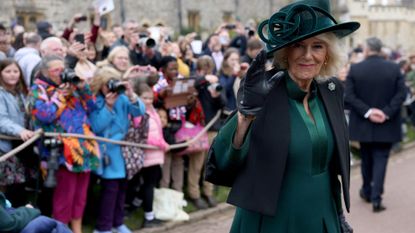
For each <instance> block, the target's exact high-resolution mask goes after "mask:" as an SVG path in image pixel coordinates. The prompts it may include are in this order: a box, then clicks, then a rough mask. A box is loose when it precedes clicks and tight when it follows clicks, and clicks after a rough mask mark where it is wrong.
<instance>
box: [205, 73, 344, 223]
mask: <svg viewBox="0 0 415 233" xmlns="http://www.w3.org/2000/svg"><path fill="white" fill-rule="evenodd" d="M329 84H330V85H333V84H334V85H335V89H333V88H329ZM318 89H319V91H320V93H321V98H322V102H323V104H324V107H325V110H326V112H327V115H328V118H329V122H330V125H331V127H332V130H333V134H334V139H335V140H334V141H335V151H334V155H333V160H332V163H331V164H330V170H331V171H332V172H333V173H335V174H339V175H340V176H341V179H342V182H341V183H342V190H343V197H344V201H345V206H346V209H347V210H349V208H350V198H349V183H350V154H349V144H348V143H349V141H348V133H347V128H346V121H345V118H344V111H343V88H342V85H341V84H340V82H338V81H337V80H335V79H331V80H329V81H326V82H323V83H319V84H318ZM330 89H331V90H330ZM290 134H291V130H290V117H289V102H288V94H287V90H286V85H285V81H281V82H280V83H278V85H277V86H276V87H275V88H273V90H271V92H270V94H269V96H268V97H267V100H266V102H265V106H264V108H263V111H261V112H260V113H259V114H258V116H257V118H256V120H255V121H254V122H253V124H252V131H251V141H250V145H249V152H248V155H247V158H246V161H245V163H244V166H243V167H242V168H241V169H239V170H238V171H236V172H235V171H234V170H232V169H230V170H229V172H227V171H220V170H219V169H217V166H216V164H215V162H216V161H215V155H214V153H215V152H214V151H212V148H213V147H212V148H211V150H210V151H209V158H208V163H207V166H206V180H208V181H210V182H212V183H215V184H221V185H228V186H232V190H231V192H230V194H229V197H228V202H229V203H231V204H233V205H236V206H239V207H241V208H244V209H247V210H251V211H255V212H258V213H262V214H265V215H274V214H275V211H276V206H277V202H278V198H279V193H280V189H281V185H282V180H283V176H284V169H285V164H286V159H287V156H288V148H289V143H290ZM276 142H278V143H276ZM299 146H301V145H299ZM218 156H220V155H218Z"/></svg>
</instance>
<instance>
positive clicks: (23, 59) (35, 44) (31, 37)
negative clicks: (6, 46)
mask: <svg viewBox="0 0 415 233" xmlns="http://www.w3.org/2000/svg"><path fill="white" fill-rule="evenodd" d="M41 41H42V37H40V36H39V35H38V34H36V33H34V32H29V33H26V34H24V37H23V43H24V45H25V47H23V48H21V49H19V50H17V52H16V53H15V54H14V59H15V60H16V61H17V63H19V66H20V68H22V71H23V77H24V79H25V82H26V85H27V86H30V76H31V74H32V72H33V69H34V68H35V67H36V66H37V65H38V64H39V62H40V60H41V58H40V54H39V49H40V43H41Z"/></svg>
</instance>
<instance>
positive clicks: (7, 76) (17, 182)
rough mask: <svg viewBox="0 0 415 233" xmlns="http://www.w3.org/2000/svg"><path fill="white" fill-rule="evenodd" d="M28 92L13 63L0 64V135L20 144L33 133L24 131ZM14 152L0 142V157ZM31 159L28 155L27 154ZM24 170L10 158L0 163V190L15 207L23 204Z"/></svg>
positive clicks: (3, 141) (9, 143) (18, 162)
mask: <svg viewBox="0 0 415 233" xmlns="http://www.w3.org/2000/svg"><path fill="white" fill-rule="evenodd" d="M27 94H28V89H27V87H26V83H25V81H24V78H23V74H22V71H21V69H20V67H19V65H18V64H17V62H16V61H14V60H11V59H5V60H3V61H1V62H0V134H6V135H10V136H18V137H20V139H22V140H23V141H26V140H28V139H29V138H31V137H32V136H33V135H34V133H33V132H32V131H31V130H28V129H27V120H28V119H27V118H28V115H27V113H28V112H27V106H28V101H27ZM11 149H13V145H12V142H11V141H9V140H0V155H2V154H5V153H7V152H9V151H10V150H11ZM27 156H31V154H27ZM25 180H26V177H25V167H24V165H23V163H21V161H20V159H19V158H18V157H16V156H13V157H11V158H9V159H7V160H6V161H4V162H1V163H0V188H1V189H3V190H4V192H5V195H6V196H7V198H8V199H10V200H11V201H12V202H13V203H15V204H16V205H24V204H25V203H26V195H25V190H24V182H25Z"/></svg>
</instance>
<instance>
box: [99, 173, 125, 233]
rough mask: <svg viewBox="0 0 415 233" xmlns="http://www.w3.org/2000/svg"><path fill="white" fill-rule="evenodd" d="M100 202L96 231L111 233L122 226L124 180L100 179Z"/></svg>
mask: <svg viewBox="0 0 415 233" xmlns="http://www.w3.org/2000/svg"><path fill="white" fill-rule="evenodd" d="M101 187H102V189H101V201H100V208H99V214H98V219H97V223H96V229H97V230H98V231H111V228H112V227H119V226H121V225H122V224H123V218H124V202H125V193H126V190H127V180H126V179H111V180H108V179H101Z"/></svg>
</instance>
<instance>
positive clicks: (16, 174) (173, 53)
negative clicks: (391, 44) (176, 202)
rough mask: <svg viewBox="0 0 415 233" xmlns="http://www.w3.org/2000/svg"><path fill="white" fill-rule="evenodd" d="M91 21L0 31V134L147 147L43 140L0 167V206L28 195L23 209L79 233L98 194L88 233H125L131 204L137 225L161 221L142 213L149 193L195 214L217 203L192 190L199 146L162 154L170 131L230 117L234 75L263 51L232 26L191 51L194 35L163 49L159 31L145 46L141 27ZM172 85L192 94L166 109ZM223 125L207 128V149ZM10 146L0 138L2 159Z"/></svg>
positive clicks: (249, 34) (198, 174) (203, 188)
mask: <svg viewBox="0 0 415 233" xmlns="http://www.w3.org/2000/svg"><path fill="white" fill-rule="evenodd" d="M95 16H96V17H94V19H93V20H92V21H91V27H90V29H88V30H87V31H86V32H85V31H82V29H80V28H78V23H79V22H81V21H83V20H84V17H83V16H82V15H81V14H76V15H74V16H73V18H72V19H71V20H70V21H69V23H68V25H67V27H66V28H65V29H64V30H63V31H62V33H57V32H54V30H53V26H52V25H51V24H50V23H49V22H47V21H42V22H38V23H37V31H35V32H26V31H24V28H23V27H22V26H20V25H16V26H15V27H14V28H7V27H4V26H3V25H0V41H1V43H0V95H1V103H0V108H1V109H2V110H3V111H2V112H1V116H0V132H1V133H2V134H4V135H8V136H15V137H19V138H20V139H21V140H22V141H26V140H28V139H30V138H32V137H33V136H34V135H35V131H36V130H38V129H42V130H43V131H45V132H57V133H74V134H81V135H84V136H90V137H93V136H100V137H105V138H108V139H113V140H121V141H123V140H124V141H130V142H136V143H144V144H148V145H152V146H155V147H156V148H157V149H144V148H138V147H132V146H120V145H117V144H112V143H107V142H102V141H97V140H95V139H94V138H78V137H59V138H55V139H53V138H47V137H42V138H41V139H39V140H37V142H36V143H35V144H34V145H33V146H31V147H28V148H26V149H25V150H24V151H22V152H19V153H18V154H17V155H16V156H12V157H11V158H9V159H7V160H6V161H4V162H1V163H0V174H1V175H0V187H1V191H2V192H3V193H4V196H5V200H6V199H7V200H8V201H10V203H12V207H11V206H9V205H7V206H6V205H4V206H3V209H4V210H6V209H14V207H19V206H25V205H26V204H27V203H28V202H29V199H30V198H32V196H33V194H32V193H30V192H28V190H32V191H34V193H36V195H35V196H36V199H37V201H36V202H35V203H33V200H30V201H31V202H32V204H33V205H34V206H36V207H38V208H39V209H40V210H41V212H42V214H44V215H46V216H51V217H53V219H55V220H57V221H56V222H57V223H63V224H66V225H68V226H70V228H71V230H72V231H73V232H82V219H83V217H84V211H85V206H86V205H87V204H88V202H89V201H90V199H89V198H91V196H92V195H93V189H94V186H99V190H100V193H99V201H98V202H95V203H97V204H98V207H99V208H98V211H97V213H95V215H96V216H95V219H96V220H95V226H94V229H95V232H111V231H113V230H115V231H117V232H120V233H126V232H130V229H129V228H128V227H127V226H126V225H125V224H124V217H125V215H126V212H131V211H133V210H134V209H136V208H139V207H142V208H143V210H144V220H143V225H142V227H154V226H158V225H160V224H162V221H161V220H159V219H156V218H155V214H154V212H153V199H154V188H156V187H160V188H171V189H174V190H177V191H180V192H184V193H186V197H187V199H188V201H190V202H191V203H192V204H193V205H194V206H195V207H196V208H197V209H206V208H209V207H214V206H216V205H217V200H216V199H215V195H214V187H213V185H212V184H211V183H209V182H203V181H202V182H200V181H201V180H202V175H203V167H204V164H205V160H206V154H207V148H203V149H197V148H196V149H192V150H191V151H190V150H189V151H187V149H188V148H187V147H186V146H183V147H181V148H180V147H179V148H175V149H170V145H173V144H178V143H184V142H183V141H178V139H177V136H176V133H177V132H178V131H179V130H180V129H181V128H183V127H187V126H188V125H190V126H192V125H193V126H202V127H203V126H205V125H206V124H207V123H208V122H210V121H211V120H212V119H213V118H214V117H215V116H216V114H217V112H218V111H222V110H224V112H231V111H233V110H235V109H236V92H237V89H238V86H239V82H240V78H242V76H243V75H244V73H245V72H246V69H247V68H248V66H249V63H250V61H252V60H253V59H254V57H255V56H256V54H257V53H258V52H259V51H260V50H261V49H262V48H263V43H262V42H261V41H260V40H259V39H258V38H257V37H256V36H255V35H254V34H255V33H253V32H254V31H253V30H252V29H251V28H246V27H244V26H243V25H242V24H240V23H238V24H235V25H233V24H232V25H231V24H223V25H221V26H220V27H218V29H217V30H216V31H215V32H214V33H212V34H211V35H210V36H209V38H208V39H207V40H206V41H205V42H204V43H203V46H202V47H199V48H196V47H195V44H194V43H193V41H195V40H197V39H198V38H197V34H196V33H191V34H188V35H185V36H179V37H178V38H177V39H176V40H173V39H172V37H173V35H171V34H169V33H168V30H166V29H165V27H163V26H160V25H158V26H157V28H158V32H159V35H158V38H154V37H155V36H154V34H153V35H152V34H151V33H152V31H153V30H152V29H151V28H148V27H147V26H146V25H139V24H138V23H137V22H136V21H135V20H127V21H126V22H124V23H123V24H122V25H113V26H112V27H111V29H109V30H104V29H103V28H100V20H99V19H100V17H99V15H98V13H97V14H96V15H95ZM195 50H198V51H199V52H198V53H195V52H194V51H195ZM180 79H188V80H193V82H192V83H194V89H191V90H192V91H188V92H185V96H184V97H182V98H181V100H179V102H180V103H178V104H171V101H170V99H169V98H171V95H172V92H174V88H175V83H176V81H177V80H180ZM224 117H226V116H223V117H222V118H224ZM222 121H223V120H222V119H220V120H217V121H216V122H214V124H213V126H212V127H211V128H210V129H209V130H208V132H207V138H208V140H209V143H211V142H212V140H213V138H214V137H215V135H216V132H217V130H218V129H219V128H220V127H221V125H222V123H221V122H222ZM20 143H21V142H19V141H13V140H11V141H10V140H1V141H0V151H1V155H4V154H6V153H7V152H9V151H11V150H12V149H13V148H15V147H16V146H17V145H19V144H20ZM8 203H9V202H8ZM24 208H28V207H24ZM25 211H26V210H25ZM29 212H30V211H29ZM32 212H33V211H32ZM38 215H39V212H38V211H34V213H33V214H30V215H29V216H27V218H24V219H20V220H21V221H22V222H21V223H20V224H11V225H7V223H4V224H5V225H4V230H5V231H7V232H15V231H20V230H21V229H22V228H23V227H24V226H25V225H27V224H28V223H29V222H30V221H32V220H33V219H36V218H37V216H38ZM23 223H25V224H23ZM57 226H61V225H59V224H57ZM137 227H139V226H137ZM0 229H1V231H3V225H2V224H0Z"/></svg>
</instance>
